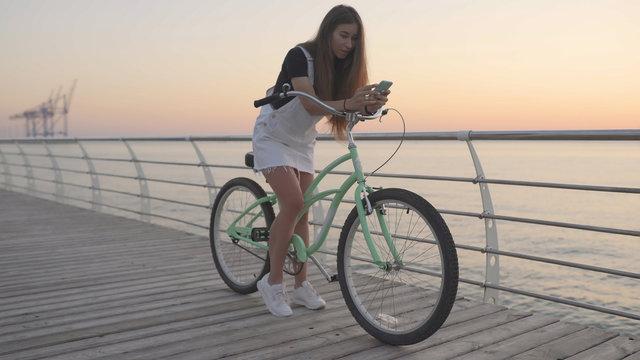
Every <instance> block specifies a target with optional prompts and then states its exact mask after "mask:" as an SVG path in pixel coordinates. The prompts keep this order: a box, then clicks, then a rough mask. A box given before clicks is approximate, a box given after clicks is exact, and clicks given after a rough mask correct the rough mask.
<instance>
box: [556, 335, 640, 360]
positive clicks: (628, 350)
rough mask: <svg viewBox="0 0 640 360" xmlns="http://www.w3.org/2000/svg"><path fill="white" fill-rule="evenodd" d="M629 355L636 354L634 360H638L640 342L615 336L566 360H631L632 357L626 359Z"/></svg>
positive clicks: (626, 337)
mask: <svg viewBox="0 0 640 360" xmlns="http://www.w3.org/2000/svg"><path fill="white" fill-rule="evenodd" d="M631 354H636V359H639V358H640V341H638V340H634V339H631V338H629V337H628V336H616V337H615V338H613V339H611V340H609V341H606V342H603V343H601V344H599V345H597V346H594V347H592V348H590V349H588V350H585V351H583V352H580V353H578V354H576V355H573V356H570V357H568V358H567V360H603V359H607V360H618V359H628V360H631V359H633V356H631V357H627V356H629V355H631Z"/></svg>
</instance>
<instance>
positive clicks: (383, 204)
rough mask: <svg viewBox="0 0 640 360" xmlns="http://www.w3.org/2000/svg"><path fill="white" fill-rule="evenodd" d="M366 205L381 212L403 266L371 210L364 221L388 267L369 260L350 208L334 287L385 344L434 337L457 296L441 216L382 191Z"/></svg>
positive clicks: (452, 251)
mask: <svg viewBox="0 0 640 360" xmlns="http://www.w3.org/2000/svg"><path fill="white" fill-rule="evenodd" d="M369 201H370V203H371V206H372V207H373V208H374V209H375V210H378V209H383V210H382V211H383V212H385V214H384V218H385V220H386V223H387V227H388V229H389V233H390V234H391V237H392V242H393V244H394V246H395V248H396V249H397V252H398V254H399V258H400V259H401V262H396V261H395V258H394V256H393V254H392V253H391V251H390V249H389V246H388V245H387V243H386V241H385V239H384V236H383V235H382V232H381V230H380V224H379V221H378V218H377V215H376V212H374V213H373V214H371V215H369V216H367V224H368V227H369V230H370V231H371V237H372V240H373V243H374V244H375V247H376V249H377V251H378V254H379V255H380V258H381V260H382V261H383V262H387V266H386V268H385V269H382V268H381V267H379V266H378V265H376V264H374V263H373V261H372V257H371V253H370V251H369V248H368V246H367V244H366V242H365V240H364V235H363V234H362V228H361V224H360V219H359V218H358V213H357V210H356V209H355V208H354V209H353V211H351V213H350V214H349V216H348V217H347V220H346V221H345V224H344V227H343V228H342V232H341V234H340V242H339V244H338V279H339V281H340V289H341V290H342V294H343V296H344V299H345V301H346V303H347V306H348V308H349V310H350V311H351V314H352V315H353V316H354V317H355V319H356V321H357V322H358V323H359V324H360V325H361V326H362V327H363V328H364V329H365V330H366V331H367V332H368V333H369V334H371V335H372V336H374V337H375V338H377V339H378V340H380V341H382V342H385V343H388V344H393V345H408V344H415V343H417V342H420V341H422V340H424V339H426V338H428V337H429V336H431V335H432V334H433V333H434V332H436V331H437V330H438V329H439V328H440V326H442V324H443V323H444V321H445V320H446V319H447V316H449V313H450V312H451V308H452V306H453V303H454V302H455V298H456V294H457V291H458V256H457V253H456V248H455V245H454V243H453V239H452V237H451V233H450V232H449V228H448V227H447V224H446V223H445V222H444V220H443V219H442V216H440V214H439V213H438V212H437V210H436V209H435V208H434V207H433V206H431V204H429V202H427V200H425V199H424V198H422V197H420V196H418V195H416V194H414V193H412V192H409V191H406V190H402V189H384V190H380V191H377V192H375V193H373V194H371V195H370V196H369ZM365 209H366V205H365Z"/></svg>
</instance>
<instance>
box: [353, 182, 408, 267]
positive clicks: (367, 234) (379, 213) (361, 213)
mask: <svg viewBox="0 0 640 360" xmlns="http://www.w3.org/2000/svg"><path fill="white" fill-rule="evenodd" d="M371 193H373V189H372V188H371V187H369V186H367V185H365V183H364V182H360V183H359V184H358V187H357V188H356V199H357V198H359V197H360V194H362V197H363V201H356V209H357V210H358V218H359V219H360V225H361V226H362V233H363V234H364V238H365V241H366V242H367V247H368V248H369V252H371V257H372V258H373V262H374V263H375V264H376V265H378V267H380V269H382V270H390V269H391V268H392V264H390V263H389V262H388V261H382V259H381V258H380V255H379V254H378V250H377V249H376V246H375V244H374V243H373V239H372V238H371V231H370V229H369V224H368V223H367V218H366V217H367V216H370V215H372V214H373V212H374V211H375V213H376V218H377V220H378V224H380V231H381V233H382V236H383V237H384V239H385V242H386V244H387V247H388V248H389V251H390V252H391V254H392V255H393V258H394V260H395V263H396V264H398V265H400V266H402V259H401V257H400V254H399V253H398V250H397V249H396V247H395V245H394V244H393V239H391V235H390V234H389V228H388V227H387V222H386V220H385V218H384V215H385V213H386V210H385V209H384V206H379V207H377V208H375V209H373V208H372V206H371V202H370V201H369V196H368V194H371ZM363 203H364V204H366V207H367V208H366V209H365V205H364V204H363Z"/></svg>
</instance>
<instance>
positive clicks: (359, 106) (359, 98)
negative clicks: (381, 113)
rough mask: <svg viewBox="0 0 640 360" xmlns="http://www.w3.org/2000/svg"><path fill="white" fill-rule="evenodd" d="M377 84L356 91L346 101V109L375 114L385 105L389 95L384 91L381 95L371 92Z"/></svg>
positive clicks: (387, 91)
mask: <svg viewBox="0 0 640 360" xmlns="http://www.w3.org/2000/svg"><path fill="white" fill-rule="evenodd" d="M376 86H378V84H371V85H365V86H363V87H360V88H358V89H357V90H356V92H355V93H354V94H353V96H352V97H351V98H350V99H347V101H346V105H347V106H346V108H347V109H348V110H350V111H359V112H361V113H363V114H367V113H369V114H371V113H375V112H376V111H378V109H380V108H381V107H383V106H384V105H385V104H386V103H387V100H388V98H387V96H389V94H390V93H391V91H389V90H384V91H382V92H381V93H380V92H377V91H373V89H374V88H375V87H376Z"/></svg>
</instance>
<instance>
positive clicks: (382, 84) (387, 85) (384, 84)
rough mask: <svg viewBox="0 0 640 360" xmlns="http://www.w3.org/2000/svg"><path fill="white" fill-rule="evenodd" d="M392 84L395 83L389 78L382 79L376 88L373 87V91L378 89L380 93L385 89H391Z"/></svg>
mask: <svg viewBox="0 0 640 360" xmlns="http://www.w3.org/2000/svg"><path fill="white" fill-rule="evenodd" d="M391 85H393V82H391V81H387V80H382V81H380V83H379V84H378V86H376V88H375V89H373V91H377V92H379V93H382V92H383V91H384V90H387V89H389V88H390V87H391Z"/></svg>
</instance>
